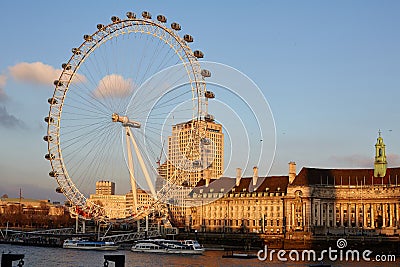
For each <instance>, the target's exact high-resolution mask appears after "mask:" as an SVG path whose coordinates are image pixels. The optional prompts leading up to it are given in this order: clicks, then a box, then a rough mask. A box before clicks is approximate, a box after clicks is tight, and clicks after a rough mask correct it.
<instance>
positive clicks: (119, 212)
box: [89, 181, 126, 219]
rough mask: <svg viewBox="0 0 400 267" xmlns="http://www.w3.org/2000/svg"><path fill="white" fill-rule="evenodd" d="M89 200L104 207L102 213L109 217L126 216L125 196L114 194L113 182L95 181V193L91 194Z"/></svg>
mask: <svg viewBox="0 0 400 267" xmlns="http://www.w3.org/2000/svg"><path fill="white" fill-rule="evenodd" d="M89 200H90V201H91V202H92V203H94V204H97V205H99V206H102V207H104V211H105V214H104V215H105V216H106V217H108V218H110V219H116V218H125V216H126V196H125V195H115V183H114V182H110V181H97V182H96V194H91V195H90V198H89Z"/></svg>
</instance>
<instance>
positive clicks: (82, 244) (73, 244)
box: [63, 239, 118, 250]
mask: <svg viewBox="0 0 400 267" xmlns="http://www.w3.org/2000/svg"><path fill="white" fill-rule="evenodd" d="M63 248H73V249H82V250H117V249H118V245H117V244H115V243H114V242H105V241H89V240H85V239H66V240H65V241H64V243H63Z"/></svg>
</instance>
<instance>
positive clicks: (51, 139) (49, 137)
mask: <svg viewBox="0 0 400 267" xmlns="http://www.w3.org/2000/svg"><path fill="white" fill-rule="evenodd" d="M43 140H44V141H46V142H49V141H50V142H51V141H53V137H52V136H51V135H45V136H43Z"/></svg>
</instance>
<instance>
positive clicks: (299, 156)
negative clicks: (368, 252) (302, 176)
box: [0, 0, 400, 200]
mask: <svg viewBox="0 0 400 267" xmlns="http://www.w3.org/2000/svg"><path fill="white" fill-rule="evenodd" d="M144 10H147V11H149V12H151V13H152V14H153V16H154V15H157V14H163V15H165V16H166V17H167V18H168V19H171V20H169V21H172V20H175V21H178V22H179V23H180V24H181V25H182V32H184V33H186V32H188V33H190V34H191V35H193V36H194V39H195V42H194V43H193V44H192V45H191V47H193V48H194V49H200V50H202V51H203V52H204V54H205V56H204V60H207V61H212V62H218V63H221V64H225V65H227V66H230V67H232V68H234V69H236V70H238V71H240V72H241V73H243V74H244V75H246V76H247V77H248V78H249V79H251V80H252V81H253V82H254V84H256V85H257V87H258V88H259V89H260V90H261V92H262V94H263V95H264V97H265V99H266V100H267V101H268V104H269V108H270V110H271V112H272V114H273V118H274V125H275V130H276V136H275V137H272V138H274V139H275V140H276V150H275V153H274V155H275V157H274V160H273V163H272V166H271V168H264V169H263V170H260V173H261V174H262V175H265V174H266V173H267V172H268V175H286V174H287V172H288V162H290V161H295V162H296V164H297V171H300V169H301V168H302V167H318V168H372V167H373V158H374V144H375V142H376V138H377V136H378V130H381V132H382V137H383V138H384V142H385V143H386V153H387V155H388V164H389V166H400V124H398V121H399V120H400V110H399V107H398V104H397V102H398V101H397V100H398V99H399V98H400V75H399V73H400V50H399V47H400V32H399V30H398V29H399V27H400V17H399V16H398V11H399V10H400V2H399V1H251V0H250V1H245V2H244V1H208V0H205V1H200V2H193V3H191V2H189V1H95V2H94V1H77V0H72V1H46V0H44V1H19V0H16V1H1V3H0V13H1V16H0V23H1V25H3V30H2V32H3V34H2V38H1V41H0V137H1V138H0V194H5V193H7V194H8V195H9V196H10V197H11V196H14V197H17V196H18V195H19V190H20V188H21V189H22V193H23V195H24V196H25V197H32V198H40V199H51V200H57V199H60V195H58V194H56V193H55V192H54V191H55V187H56V186H57V185H56V182H55V181H54V179H51V178H50V177H49V176H48V172H49V170H50V165H49V162H48V161H46V160H45V159H44V154H46V152H47V146H46V143H45V142H44V141H43V139H42V138H43V136H44V135H45V134H46V127H47V125H46V124H45V122H44V121H43V118H44V117H45V116H46V115H47V113H48V111H49V105H48V103H47V99H48V98H49V97H51V95H52V93H53V91H54V86H53V80H54V77H55V76H57V75H59V69H60V68H61V64H62V63H64V62H65V61H66V60H67V59H68V58H69V57H70V56H71V48H73V47H77V46H79V45H80V44H81V43H82V41H83V39H82V37H83V35H84V34H88V33H93V32H94V31H95V30H96V25H97V24H98V23H103V24H106V23H108V22H109V21H110V17H111V16H113V15H117V16H120V17H121V18H122V17H124V16H125V13H126V12H127V11H133V12H135V13H136V14H140V13H141V12H142V11H144ZM246 90H247V89H246V88H243V89H242V91H241V92H240V93H241V94H242V95H246V93H248V92H247V91H246ZM222 101H223V100H222ZM257 115H258V116H261V117H262V116H263V114H257ZM217 119H218V118H217ZM221 120H222V118H221ZM275 140H274V142H275ZM260 160H261V161H263V160H264V159H262V158H261V159H260ZM266 160H269V159H266ZM250 164H253V163H250Z"/></svg>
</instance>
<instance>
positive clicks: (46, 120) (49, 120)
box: [44, 117, 54, 123]
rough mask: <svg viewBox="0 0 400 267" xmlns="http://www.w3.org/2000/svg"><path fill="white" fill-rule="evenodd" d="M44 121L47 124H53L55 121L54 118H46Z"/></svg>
mask: <svg viewBox="0 0 400 267" xmlns="http://www.w3.org/2000/svg"><path fill="white" fill-rule="evenodd" d="M44 121H45V122H47V123H53V122H54V119H53V118H52V117H45V118H44Z"/></svg>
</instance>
